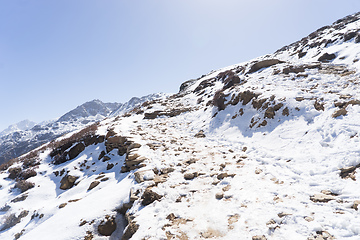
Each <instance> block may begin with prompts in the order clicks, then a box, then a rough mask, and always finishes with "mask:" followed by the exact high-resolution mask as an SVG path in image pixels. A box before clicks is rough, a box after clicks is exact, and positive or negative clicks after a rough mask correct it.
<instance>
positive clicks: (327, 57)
mask: <svg viewBox="0 0 360 240" xmlns="http://www.w3.org/2000/svg"><path fill="white" fill-rule="evenodd" d="M334 58H336V55H335V54H334V53H332V54H329V53H324V54H323V55H322V56H321V57H319V58H318V61H319V62H329V61H331V60H333V59H334Z"/></svg>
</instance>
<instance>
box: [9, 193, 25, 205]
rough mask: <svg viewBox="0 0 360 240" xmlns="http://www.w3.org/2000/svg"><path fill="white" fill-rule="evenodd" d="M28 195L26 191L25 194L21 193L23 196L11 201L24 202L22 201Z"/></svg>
mask: <svg viewBox="0 0 360 240" xmlns="http://www.w3.org/2000/svg"><path fill="white" fill-rule="evenodd" d="M27 197H28V195H27V194H26V193H25V194H23V195H21V196H19V197H16V198H14V199H13V200H11V202H13V203H16V202H22V201H24V200H25V199H26V198H27Z"/></svg>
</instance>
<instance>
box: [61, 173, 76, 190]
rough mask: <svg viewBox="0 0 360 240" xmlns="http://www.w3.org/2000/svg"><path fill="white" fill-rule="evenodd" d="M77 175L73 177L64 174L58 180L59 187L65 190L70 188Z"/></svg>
mask: <svg viewBox="0 0 360 240" xmlns="http://www.w3.org/2000/svg"><path fill="white" fill-rule="evenodd" d="M78 178H79V177H75V176H71V175H66V176H64V177H63V178H62V179H61V180H60V189H62V190H67V189H70V188H72V187H73V186H74V184H75V181H76V180H77V179H78Z"/></svg>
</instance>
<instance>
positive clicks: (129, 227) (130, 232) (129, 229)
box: [121, 221, 139, 240]
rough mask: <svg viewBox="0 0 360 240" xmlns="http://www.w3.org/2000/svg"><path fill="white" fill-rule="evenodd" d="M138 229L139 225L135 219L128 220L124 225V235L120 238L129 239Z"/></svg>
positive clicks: (122, 239)
mask: <svg viewBox="0 0 360 240" xmlns="http://www.w3.org/2000/svg"><path fill="white" fill-rule="evenodd" d="M138 229H139V225H137V224H136V222H135V221H130V222H129V224H128V225H127V227H126V230H125V232H124V235H123V236H122V237H121V240H129V239H130V238H131V237H132V236H133V235H134V234H135V233H136V231H137V230H138Z"/></svg>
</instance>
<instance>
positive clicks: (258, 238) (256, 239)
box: [252, 235, 267, 240]
mask: <svg viewBox="0 0 360 240" xmlns="http://www.w3.org/2000/svg"><path fill="white" fill-rule="evenodd" d="M252 240H267V238H266V237H265V235H262V236H260V235H256V236H253V237H252Z"/></svg>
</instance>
